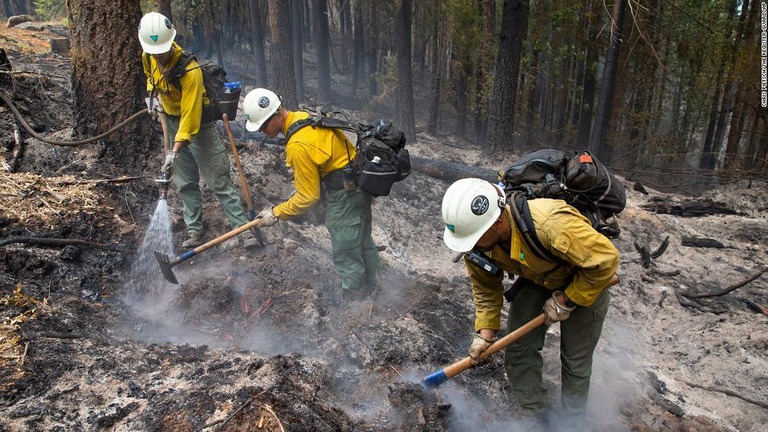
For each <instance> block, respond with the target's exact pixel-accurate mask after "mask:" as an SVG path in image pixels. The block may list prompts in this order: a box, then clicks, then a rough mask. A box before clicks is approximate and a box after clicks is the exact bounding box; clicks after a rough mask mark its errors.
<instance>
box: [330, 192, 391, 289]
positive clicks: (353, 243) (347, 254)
mask: <svg viewBox="0 0 768 432" xmlns="http://www.w3.org/2000/svg"><path fill="white" fill-rule="evenodd" d="M325 199H326V202H327V213H326V215H325V226H326V227H327V228H328V232H329V233H330V234H331V248H332V250H333V251H332V256H333V264H334V266H335V267H336V271H337V272H338V273H339V276H340V277H341V287H342V288H343V289H360V288H362V286H363V283H364V282H368V283H369V284H372V285H375V284H377V283H378V273H379V268H380V267H381V261H380V259H379V251H378V250H377V249H376V245H375V244H374V243H373V239H372V238H371V204H372V202H373V197H371V195H369V194H367V193H365V192H363V191H362V190H360V189H359V188H356V189H355V190H354V191H353V192H347V191H345V190H343V189H341V190H328V191H326V192H325Z"/></svg>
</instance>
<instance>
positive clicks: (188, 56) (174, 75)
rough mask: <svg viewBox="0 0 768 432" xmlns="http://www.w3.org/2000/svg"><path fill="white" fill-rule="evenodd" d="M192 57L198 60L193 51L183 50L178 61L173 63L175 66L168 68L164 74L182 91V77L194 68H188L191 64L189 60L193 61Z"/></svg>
mask: <svg viewBox="0 0 768 432" xmlns="http://www.w3.org/2000/svg"><path fill="white" fill-rule="evenodd" d="M192 59H195V60H197V57H195V55H194V54H193V53H191V52H187V51H182V52H181V57H179V61H177V62H176V64H175V65H173V67H172V68H171V69H170V70H168V71H167V72H165V73H164V74H163V75H164V76H165V79H166V80H167V81H168V82H169V83H171V84H173V86H174V87H176V88H177V89H178V90H179V91H181V77H182V76H183V75H184V74H185V73H187V72H189V71H190V70H192V69H187V65H188V64H189V62H191V61H192ZM198 67H199V66H198ZM193 69H195V68H193Z"/></svg>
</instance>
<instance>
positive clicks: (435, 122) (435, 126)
mask: <svg viewBox="0 0 768 432" xmlns="http://www.w3.org/2000/svg"><path fill="white" fill-rule="evenodd" d="M435 8H436V14H437V16H436V17H435V21H434V27H433V35H432V49H431V51H432V65H431V69H432V82H431V83H430V88H431V89H432V90H431V91H430V94H431V95H432V97H431V98H430V100H429V122H428V123H427V132H429V133H430V135H435V134H437V131H438V130H439V129H440V99H441V95H442V90H441V87H442V85H443V62H442V58H443V52H444V46H445V36H444V32H443V8H442V6H441V5H440V3H438V4H437V5H436V6H435Z"/></svg>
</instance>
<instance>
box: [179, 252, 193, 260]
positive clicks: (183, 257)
mask: <svg viewBox="0 0 768 432" xmlns="http://www.w3.org/2000/svg"><path fill="white" fill-rule="evenodd" d="M195 255H197V253H195V251H194V249H193V250H189V251H186V252H184V253H183V254H181V255H179V261H186V260H188V259H190V258H192V257H193V256H195Z"/></svg>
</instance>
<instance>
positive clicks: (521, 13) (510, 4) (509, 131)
mask: <svg viewBox="0 0 768 432" xmlns="http://www.w3.org/2000/svg"><path fill="white" fill-rule="evenodd" d="M528 9H529V0H504V7H503V9H502V13H501V31H500V33H499V43H498V47H499V49H498V54H497V55H496V79H495V80H494V83H493V90H492V91H491V102H490V104H489V108H488V134H487V138H486V142H485V144H486V146H488V147H489V148H490V149H491V150H512V149H513V141H512V137H513V136H514V131H515V124H514V123H515V103H516V100H517V99H516V97H517V81H518V80H519V75H520V57H521V55H522V50H523V42H524V40H525V37H526V33H527V32H528Z"/></svg>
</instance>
